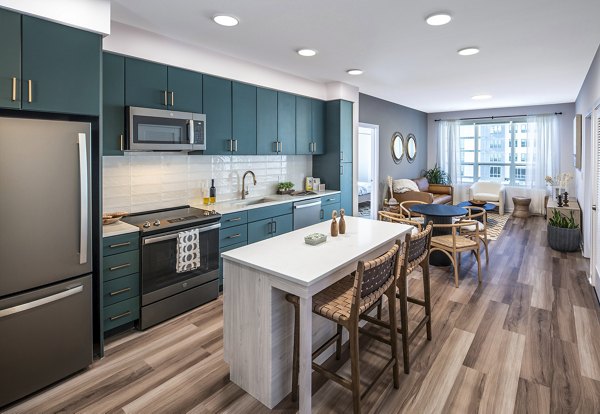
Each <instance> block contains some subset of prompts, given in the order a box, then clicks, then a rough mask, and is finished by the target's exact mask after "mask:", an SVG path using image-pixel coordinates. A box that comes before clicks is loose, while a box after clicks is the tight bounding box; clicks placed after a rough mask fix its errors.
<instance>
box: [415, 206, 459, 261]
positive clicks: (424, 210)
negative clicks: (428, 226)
mask: <svg viewBox="0 0 600 414" xmlns="http://www.w3.org/2000/svg"><path fill="white" fill-rule="evenodd" d="M409 210H410V211H411V213H418V214H421V215H423V216H425V223H429V222H430V221H431V222H433V232H432V236H443V235H445V234H451V233H452V230H451V229H449V228H445V227H437V226H436V224H452V219H453V218H454V217H463V216H466V215H467V214H468V213H469V212H468V210H467V209H466V208H463V207H458V206H453V205H450V204H415V205H413V206H411V207H410V208H409ZM429 264H430V265H433V266H450V264H452V262H451V261H450V259H449V258H448V256H446V255H445V254H444V253H442V252H438V251H435V252H432V253H431V254H430V255H429Z"/></svg>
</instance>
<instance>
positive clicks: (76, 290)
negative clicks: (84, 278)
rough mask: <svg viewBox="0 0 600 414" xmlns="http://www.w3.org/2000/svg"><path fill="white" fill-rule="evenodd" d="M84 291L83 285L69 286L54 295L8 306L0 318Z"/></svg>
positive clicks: (0, 312) (2, 311)
mask: <svg viewBox="0 0 600 414" xmlns="http://www.w3.org/2000/svg"><path fill="white" fill-rule="evenodd" d="M79 292H83V285H77V286H75V287H72V288H69V289H67V290H64V291H62V292H59V293H55V294H54V295H50V296H46V297H45V298H41V299H37V300H33V301H31V302H27V303H23V304H22V305H17V306H13V307H11V308H6V309H2V310H0V318H4V317H5V316H9V315H14V314H15V313H19V312H23V311H26V310H29V309H33V308H37V307H38V306H42V305H46V304H48V303H52V302H56V301H57V300H61V299H64V298H67V297H69V296H73V295H75V294H76V293H79Z"/></svg>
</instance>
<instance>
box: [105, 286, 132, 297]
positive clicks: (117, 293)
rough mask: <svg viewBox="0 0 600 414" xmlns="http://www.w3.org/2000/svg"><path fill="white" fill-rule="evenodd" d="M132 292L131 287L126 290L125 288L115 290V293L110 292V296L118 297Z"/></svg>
mask: <svg viewBox="0 0 600 414" xmlns="http://www.w3.org/2000/svg"><path fill="white" fill-rule="evenodd" d="M130 290H131V288H130V287H126V288H123V289H119V290H115V291H114V292H110V293H109V295H110V296H117V295H120V294H121V293H125V292H129V291H130Z"/></svg>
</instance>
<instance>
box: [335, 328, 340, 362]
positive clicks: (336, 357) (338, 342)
mask: <svg viewBox="0 0 600 414" xmlns="http://www.w3.org/2000/svg"><path fill="white" fill-rule="evenodd" d="M337 334H338V337H337V340H336V341H335V359H337V360H338V361H339V360H340V358H341V357H342V325H340V324H339V323H338V326H337Z"/></svg>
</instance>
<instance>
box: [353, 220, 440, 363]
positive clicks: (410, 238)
mask: <svg viewBox="0 0 600 414" xmlns="http://www.w3.org/2000/svg"><path fill="white" fill-rule="evenodd" d="M432 232H433V223H432V222H429V223H428V224H427V227H425V229H424V230H422V231H419V232H418V233H417V234H413V235H406V238H405V240H404V245H403V246H402V256H401V257H400V274H399V275H398V280H397V282H396V284H397V286H398V291H397V293H396V298H397V299H398V300H399V303H400V326H399V327H398V332H399V333H400V334H401V335H402V337H401V339H402V355H403V358H404V372H405V373H406V374H409V373H410V358H409V345H410V344H411V343H412V341H413V340H414V339H415V338H416V336H417V334H418V333H419V332H420V331H421V329H423V328H424V327H425V328H426V329H427V340H428V341H431V338H432V335H431V281H430V277H429V251H430V246H431V234H432ZM417 267H420V268H421V270H422V272H423V278H422V279H423V299H419V298H416V297H414V296H409V295H408V276H409V275H410V274H411V273H412V272H413V271H414V270H415V269H416V268H417ZM408 302H410V303H414V304H416V305H420V306H422V307H423V308H424V309H425V315H424V317H423V318H422V319H421V320H420V321H419V323H418V324H417V326H416V327H415V328H414V329H413V330H412V332H410V333H409V332H408ZM380 306H381V302H380V303H379V304H378V311H377V319H378V320H377V321H375V320H373V318H372V317H370V316H365V317H364V319H365V320H367V321H369V322H373V323H375V324H378V325H380V326H383V327H388V325H387V324H386V323H385V322H383V321H381V316H380V315H381V311H380Z"/></svg>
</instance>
